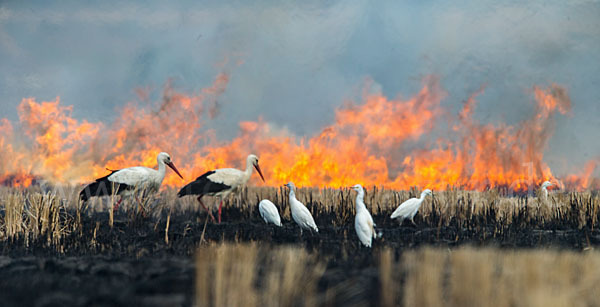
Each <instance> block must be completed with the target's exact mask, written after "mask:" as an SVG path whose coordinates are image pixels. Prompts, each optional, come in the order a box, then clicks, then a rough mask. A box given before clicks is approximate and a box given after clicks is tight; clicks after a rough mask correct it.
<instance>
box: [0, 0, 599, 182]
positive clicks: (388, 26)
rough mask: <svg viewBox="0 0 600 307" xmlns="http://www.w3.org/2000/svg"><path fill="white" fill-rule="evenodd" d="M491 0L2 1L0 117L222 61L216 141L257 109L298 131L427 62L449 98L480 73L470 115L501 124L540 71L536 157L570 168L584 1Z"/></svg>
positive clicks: (458, 99)
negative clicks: (547, 101) (542, 133)
mask: <svg viewBox="0 0 600 307" xmlns="http://www.w3.org/2000/svg"><path fill="white" fill-rule="evenodd" d="M497 2H498V1H476V2H471V3H457V2H441V3H432V2H429V1H427V2H424V3H419V2H415V3H408V4H407V3H405V2H403V1H389V2H387V3H382V2H377V3H372V2H366V1H364V2H360V1H352V2H335V1H334V2H328V3H327V4H321V2H320V1H315V2H311V3H304V4H301V5H298V6H297V5H289V4H281V3H280V2H279V1H266V2H260V3H255V2H254V1H250V2H246V1H231V2H223V1H215V2H214V3H208V4H207V3H205V2H203V1H202V2H199V1H189V2H188V3H187V4H185V3H184V4H177V5H171V4H170V3H167V2H163V1H156V2H144V4H139V3H137V2H134V3H129V4H123V3H122V2H120V1H114V2H111V1H102V2H97V3H90V2H80V1H73V2H60V3H59V4H48V3H46V2H39V3H31V2H26V3H24V2H21V1H14V2H8V3H3V4H0V59H1V60H0V63H1V69H0V93H1V95H0V104H1V108H0V110H1V114H0V118H8V119H10V120H16V119H17V111H16V109H17V108H16V106H17V105H18V104H19V102H20V101H21V99H22V98H24V97H36V99H37V100H38V101H41V100H52V99H54V98H55V97H56V96H60V97H61V103H62V104H66V105H73V106H74V108H73V114H74V116H76V117H77V118H82V119H83V118H85V119H87V120H90V121H94V122H95V121H103V122H107V123H109V122H111V121H112V120H113V119H114V116H115V114H117V113H116V112H114V110H115V109H116V108H119V107H120V106H121V105H123V104H125V103H126V102H128V101H131V100H135V99H139V98H138V95H137V94H136V92H138V91H136V89H140V88H141V89H143V91H142V92H144V93H150V97H149V98H148V99H150V100H158V99H159V98H160V95H161V90H162V88H163V86H164V84H165V83H167V82H171V84H172V86H173V87H174V88H177V89H178V90H179V91H183V92H188V93H190V95H192V94H194V93H196V92H198V91H200V89H202V88H204V87H207V86H209V85H210V84H211V82H212V80H214V78H215V76H216V75H218V74H219V73H220V72H225V73H228V74H229V76H230V81H229V84H228V87H227V89H226V92H225V93H224V94H223V95H221V98H220V99H219V101H218V103H217V104H216V106H218V112H217V109H214V110H213V111H214V112H215V113H214V114H217V113H218V116H216V117H215V118H214V119H213V120H212V121H211V123H210V124H209V126H208V127H212V128H215V129H216V130H217V132H218V136H219V137H220V138H223V139H228V138H230V137H232V136H233V135H235V133H236V131H237V129H238V127H237V123H238V122H239V121H242V120H256V119H257V118H258V117H259V116H262V118H263V119H264V120H266V121H269V122H272V123H273V124H276V125H278V126H282V127H287V128H288V129H289V130H290V131H292V132H293V133H295V134H298V135H310V134H312V133H315V132H317V131H319V129H321V128H322V127H323V126H325V125H327V124H331V122H332V120H333V116H334V115H333V113H334V112H333V111H334V110H335V108H336V107H338V106H340V105H342V104H343V103H344V101H347V100H351V99H358V98H357V97H359V96H360V94H361V90H362V89H363V88H364V84H365V80H366V79H371V80H373V82H374V83H376V86H375V87H376V88H380V89H381V91H382V92H383V94H385V95H386V96H388V97H396V96H398V95H400V96H402V97H409V96H412V95H413V94H414V93H416V92H418V90H419V89H420V87H421V79H422V77H423V76H424V75H428V74H435V75H438V76H439V77H440V79H441V86H442V87H443V88H444V89H445V90H446V91H447V92H448V96H447V98H446V99H445V100H444V101H443V104H444V105H445V106H447V107H448V108H449V109H450V110H455V111H458V110H459V108H460V106H461V105H462V102H463V101H464V100H466V99H467V98H468V97H469V96H470V95H471V94H473V93H474V92H476V91H477V90H478V89H479V88H480V87H481V86H482V85H483V84H485V91H484V93H483V94H481V95H480V96H478V100H479V101H480V103H479V104H478V107H477V110H476V117H477V118H478V119H479V120H480V121H481V122H490V123H499V122H506V123H509V124H513V123H516V122H519V121H520V120H523V119H524V118H527V117H529V116H530V115H531V112H533V111H534V107H533V105H534V104H533V103H531V101H532V100H533V93H532V87H533V86H534V85H540V86H543V87H545V86H547V85H549V84H550V83H552V82H554V83H557V84H560V85H561V86H563V87H564V88H566V89H567V91H568V94H569V96H570V98H571V100H572V102H573V108H572V114H571V115H570V116H561V117H558V118H557V119H556V120H557V123H556V132H555V135H554V136H553V137H552V138H551V140H550V143H549V146H548V152H547V153H546V158H545V160H546V162H548V164H549V165H550V166H551V167H552V169H553V170H554V172H555V173H561V172H567V171H569V170H571V169H572V168H574V167H575V168H580V167H582V165H583V163H584V162H585V161H587V160H588V159H591V158H594V157H596V156H599V155H600V142H598V141H594V140H597V139H598V132H599V131H600V116H598V114H600V86H599V84H600V75H599V74H598V71H600V18H598V16H600V3H599V2H598V1H585V0H579V1H556V2H553V3H549V2H547V1H530V2H528V3H527V4H526V5H523V4H521V3H519V2H515V3H508V4H506V3H503V4H498V3H497ZM450 4H452V5H450Z"/></svg>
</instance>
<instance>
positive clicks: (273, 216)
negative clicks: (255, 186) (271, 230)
mask: <svg viewBox="0 0 600 307" xmlns="http://www.w3.org/2000/svg"><path fill="white" fill-rule="evenodd" d="M258 211H259V212H260V216H261V217H262V218H263V220H265V223H267V224H269V223H272V224H275V225H276V226H279V227H281V217H280V216H279V211H278V210H277V207H275V204H274V203H273V202H271V201H270V200H268V199H263V200H261V201H260V203H258Z"/></svg>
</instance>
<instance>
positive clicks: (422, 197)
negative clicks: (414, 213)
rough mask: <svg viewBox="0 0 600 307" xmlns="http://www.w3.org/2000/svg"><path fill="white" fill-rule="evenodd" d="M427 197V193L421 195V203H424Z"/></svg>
mask: <svg viewBox="0 0 600 307" xmlns="http://www.w3.org/2000/svg"><path fill="white" fill-rule="evenodd" d="M426 196H427V194H425V193H421V197H420V198H419V200H420V201H421V202H423V201H424V200H425V197H426Z"/></svg>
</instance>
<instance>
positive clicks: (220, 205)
mask: <svg viewBox="0 0 600 307" xmlns="http://www.w3.org/2000/svg"><path fill="white" fill-rule="evenodd" d="M222 207H223V199H221V203H219V224H221V208H222Z"/></svg>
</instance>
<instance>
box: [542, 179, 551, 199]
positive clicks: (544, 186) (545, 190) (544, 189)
mask: <svg viewBox="0 0 600 307" xmlns="http://www.w3.org/2000/svg"><path fill="white" fill-rule="evenodd" d="M552 185H553V184H552V182H550V181H544V183H542V193H544V197H545V198H548V187H551V186H552Z"/></svg>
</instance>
